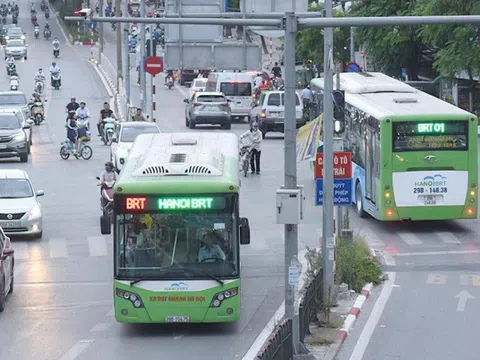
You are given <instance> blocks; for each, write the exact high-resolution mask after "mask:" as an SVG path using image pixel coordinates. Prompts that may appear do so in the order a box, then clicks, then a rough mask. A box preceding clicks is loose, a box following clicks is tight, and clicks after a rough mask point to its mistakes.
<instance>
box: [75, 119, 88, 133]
mask: <svg viewBox="0 0 480 360" xmlns="http://www.w3.org/2000/svg"><path fill="white" fill-rule="evenodd" d="M77 123H78V127H80V128H83V127H84V128H85V129H86V130H87V131H90V120H89V117H88V116H82V117H77Z"/></svg>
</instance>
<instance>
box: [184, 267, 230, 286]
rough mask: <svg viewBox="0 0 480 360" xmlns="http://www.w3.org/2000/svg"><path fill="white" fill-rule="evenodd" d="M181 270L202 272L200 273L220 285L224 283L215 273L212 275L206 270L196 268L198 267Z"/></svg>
mask: <svg viewBox="0 0 480 360" xmlns="http://www.w3.org/2000/svg"><path fill="white" fill-rule="evenodd" d="M183 270H184V271H185V272H186V273H197V274H202V275H205V276H208V277H209V278H210V279H212V280H215V281H216V282H218V283H219V284H220V285H225V283H224V282H223V281H222V280H220V279H219V278H218V277H216V276H215V275H212V274H210V273H208V272H206V271H203V270H198V269H189V268H183Z"/></svg>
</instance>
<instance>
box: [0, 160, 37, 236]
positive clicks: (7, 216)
mask: <svg viewBox="0 0 480 360" xmlns="http://www.w3.org/2000/svg"><path fill="white" fill-rule="evenodd" d="M43 195H44V193H43V191H42V190H38V191H35V190H34V188H33V186H32V183H31V181H30V178H29V177H28V175H27V173H26V172H25V171H23V170H18V169H2V170H0V226H1V227H2V228H3V231H4V232H5V233H6V234H10V235H26V236H33V237H38V238H40V237H42V229H43V228H42V207H41V206H40V203H39V202H38V197H39V196H43Z"/></svg>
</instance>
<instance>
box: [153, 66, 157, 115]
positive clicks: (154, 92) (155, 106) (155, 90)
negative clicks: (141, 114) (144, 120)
mask: <svg viewBox="0 0 480 360" xmlns="http://www.w3.org/2000/svg"><path fill="white" fill-rule="evenodd" d="M156 79H157V77H156V76H155V75H154V76H152V121H153V122H157V102H156V101H155V95H156V93H157V84H156V81H155V80H156Z"/></svg>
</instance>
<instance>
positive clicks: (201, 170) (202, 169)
mask: <svg viewBox="0 0 480 360" xmlns="http://www.w3.org/2000/svg"><path fill="white" fill-rule="evenodd" d="M215 170H216V169H214V168H211V167H210V166H205V165H190V166H188V167H187V168H186V169H185V170H184V171H185V174H188V175H217V174H214V172H215Z"/></svg>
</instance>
